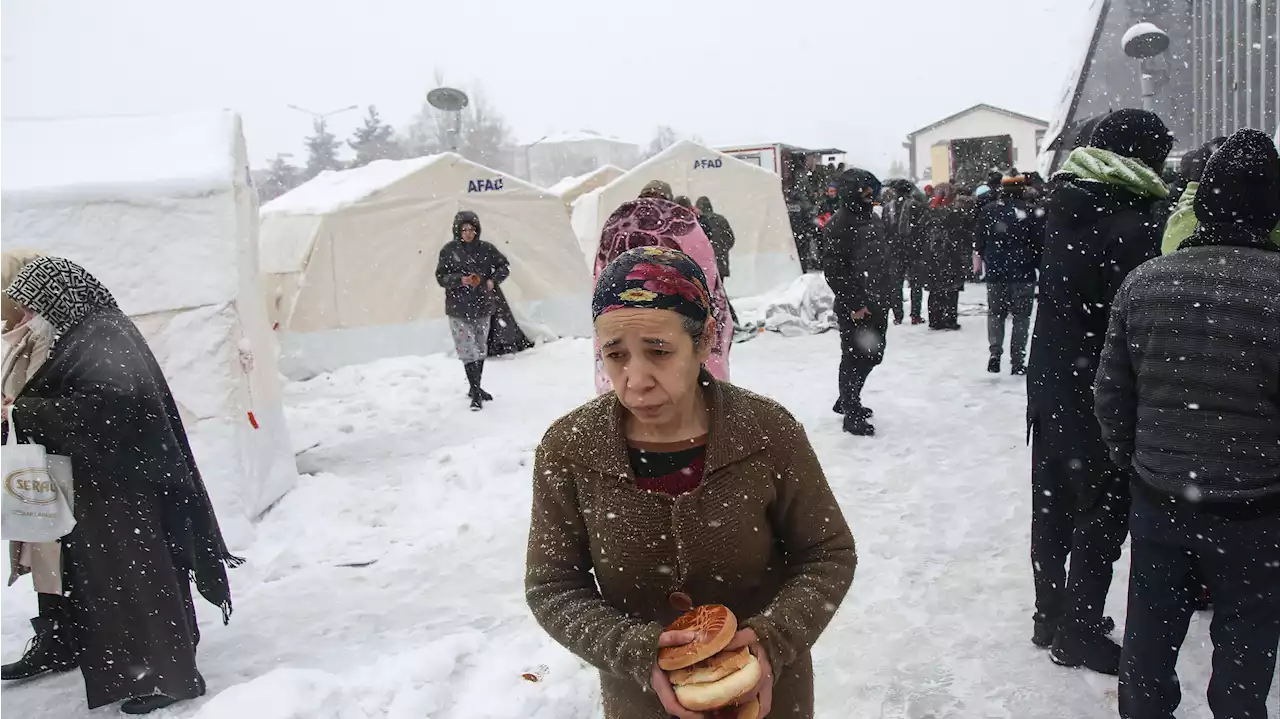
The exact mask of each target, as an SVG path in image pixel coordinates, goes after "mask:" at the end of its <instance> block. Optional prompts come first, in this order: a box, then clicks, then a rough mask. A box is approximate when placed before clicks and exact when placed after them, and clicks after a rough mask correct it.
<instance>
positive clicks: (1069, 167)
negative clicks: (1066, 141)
mask: <svg viewBox="0 0 1280 719" xmlns="http://www.w3.org/2000/svg"><path fill="white" fill-rule="evenodd" d="M1058 175H1075V176H1077V177H1079V178H1080V179H1083V180H1093V181H1094V182H1105V183H1106V184H1108V185H1115V186H1117V187H1123V188H1124V189H1126V190H1129V191H1130V192H1132V193H1134V194H1135V195H1140V196H1142V197H1156V198H1164V197H1168V196H1169V187H1168V186H1167V185H1165V184H1164V180H1162V179H1160V175H1158V174H1156V171H1155V170H1152V169H1151V168H1150V167H1147V166H1146V165H1144V164H1142V163H1141V162H1139V161H1137V160H1134V159H1132V158H1129V157H1123V156H1121V155H1117V154H1116V153H1114V152H1111V151H1109V150H1103V149H1100V148H1097V147H1077V148H1076V149H1074V150H1072V151H1071V154H1070V155H1069V156H1068V157H1067V161H1066V162H1064V163H1063V164H1062V169H1061V170H1059V171H1058Z"/></svg>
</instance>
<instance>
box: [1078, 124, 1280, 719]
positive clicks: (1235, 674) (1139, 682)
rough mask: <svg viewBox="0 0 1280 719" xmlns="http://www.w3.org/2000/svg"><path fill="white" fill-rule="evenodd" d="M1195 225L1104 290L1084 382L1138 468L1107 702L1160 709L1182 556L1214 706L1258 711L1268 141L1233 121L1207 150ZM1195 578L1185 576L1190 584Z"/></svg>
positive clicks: (1277, 160)
mask: <svg viewBox="0 0 1280 719" xmlns="http://www.w3.org/2000/svg"><path fill="white" fill-rule="evenodd" d="M1195 214H1196V217H1197V218H1198V219H1199V220H1200V225H1199V227H1198V228H1197V229H1196V230H1195V231H1194V232H1193V233H1192V235H1191V236H1190V237H1189V238H1188V239H1186V240H1185V241H1183V243H1182V245H1181V246H1180V248H1179V249H1178V250H1177V251H1175V252H1172V253H1169V254H1166V255H1164V256H1163V257H1160V258H1157V259H1154V260H1152V261H1150V262H1148V263H1146V264H1144V265H1142V266H1141V267H1139V268H1138V269H1137V270H1135V271H1134V272H1133V273H1132V274H1131V275H1129V278H1128V279H1127V280H1126V281H1125V283H1124V285H1123V286H1122V287H1121V288H1120V292H1119V294H1117V295H1116V299H1115V305H1114V309H1113V310H1112V313H1111V324H1110V329H1109V332H1108V334H1107V341H1106V348H1105V349H1104V350H1103V352H1102V360H1101V366H1100V367H1099V369H1098V382H1097V389H1096V398H1097V407H1096V411H1097V416H1098V421H1099V422H1100V423H1101V425H1102V434H1103V438H1104V439H1105V441H1106V443H1107V446H1108V448H1109V449H1110V450H1111V456H1112V458H1113V459H1114V460H1115V462H1116V464H1117V465H1119V466H1121V467H1124V468H1126V469H1128V468H1129V467H1132V468H1133V469H1134V470H1135V471H1136V477H1135V478H1134V481H1133V490H1134V491H1133V512H1132V514H1131V517H1130V522H1129V531H1130V532H1131V533H1132V534H1133V544H1132V559H1133V567H1132V570H1131V572H1130V582H1129V602H1128V615H1127V617H1126V620H1125V636H1124V652H1123V662H1122V669H1121V674H1120V716H1122V717H1134V718H1135V719H1137V718H1142V719H1145V718H1146V717H1170V716H1173V712H1174V710H1175V709H1177V707H1178V702H1179V699H1180V692H1179V689H1178V678H1177V673H1176V668H1177V662H1178V647H1179V645H1181V644H1182V640H1183V637H1185V636H1186V633H1187V626H1188V623H1189V620H1190V618H1191V614H1192V608H1193V607H1192V601H1191V600H1192V598H1193V597H1192V595H1191V591H1189V590H1188V589H1189V588H1188V585H1189V581H1188V580H1189V578H1190V577H1191V575H1192V572H1193V570H1195V569H1199V571H1200V574H1201V575H1202V576H1203V577H1204V578H1205V579H1206V580H1207V581H1208V583H1209V585H1210V588H1211V590H1212V592H1213V599H1214V609H1215V616H1214V618H1213V632H1212V638H1213V676H1212V678H1211V679H1210V680H1209V708H1210V709H1211V710H1212V711H1213V715H1214V716H1215V717H1263V716H1266V715H1267V693H1268V690H1269V688H1270V686H1271V683H1272V681H1273V680H1274V678H1275V671H1276V646H1277V644H1280V247H1277V246H1276V245H1275V244H1273V242H1272V240H1271V239H1269V237H1268V235H1269V234H1270V232H1271V230H1272V228H1274V227H1275V226H1276V222H1277V221H1280V155H1278V154H1277V151H1276V147H1275V145H1274V144H1273V143H1272V141H1271V138H1269V137H1267V136H1266V135H1264V134H1263V133H1261V132H1258V131H1257V130H1241V131H1239V132H1237V133H1236V134H1235V135H1233V136H1232V137H1231V138H1230V139H1228V140H1227V141H1226V142H1225V143H1224V144H1223V145H1222V147H1221V148H1220V149H1219V150H1218V151H1217V152H1215V153H1214V154H1213V156H1212V157H1211V158H1210V159H1209V161H1208V163H1207V165H1206V166H1205V170H1204V177H1203V179H1202V184H1201V186H1200V187H1199V188H1198V192H1197V193H1196V196H1195ZM1192 589H1194V588H1192Z"/></svg>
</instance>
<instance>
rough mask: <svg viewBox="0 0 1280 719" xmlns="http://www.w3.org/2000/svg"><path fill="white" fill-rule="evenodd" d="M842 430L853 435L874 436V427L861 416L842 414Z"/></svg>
mask: <svg viewBox="0 0 1280 719" xmlns="http://www.w3.org/2000/svg"><path fill="white" fill-rule="evenodd" d="M844 431H846V432H848V433H849V434H851V435H853V436H855V437H874V436H876V428H875V426H874V425H872V424H871V423H870V422H868V421H867V420H866V418H863V417H855V416H852V415H847V414H846V415H845V416H844Z"/></svg>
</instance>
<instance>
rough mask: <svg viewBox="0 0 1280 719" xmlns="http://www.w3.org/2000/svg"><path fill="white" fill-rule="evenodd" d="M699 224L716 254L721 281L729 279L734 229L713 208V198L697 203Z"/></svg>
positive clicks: (699, 199) (702, 199)
mask: <svg viewBox="0 0 1280 719" xmlns="http://www.w3.org/2000/svg"><path fill="white" fill-rule="evenodd" d="M697 208H698V224H700V225H702V231H703V232H704V233H706V235H707V240H708V241H710V242H711V249H712V250H714V251H715V253H716V269H718V270H720V280H721V281H722V282H723V281H724V280H727V279H729V253H730V251H732V250H733V245H734V242H735V240H734V237H733V227H731V226H730V225H729V220H728V218H726V217H725V216H724V215H722V214H720V213H718V212H716V211H715V210H714V209H712V207H711V198H709V197H699V198H698V202H697Z"/></svg>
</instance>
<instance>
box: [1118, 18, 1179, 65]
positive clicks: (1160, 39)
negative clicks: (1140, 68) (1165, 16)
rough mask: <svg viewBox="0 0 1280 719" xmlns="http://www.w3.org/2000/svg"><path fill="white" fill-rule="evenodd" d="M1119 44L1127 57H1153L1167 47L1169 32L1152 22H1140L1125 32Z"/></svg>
mask: <svg viewBox="0 0 1280 719" xmlns="http://www.w3.org/2000/svg"><path fill="white" fill-rule="evenodd" d="M1120 45H1121V47H1123V48H1124V54H1126V55H1128V56H1129V57H1133V58H1148V57H1155V56H1156V55H1159V54H1161V53H1163V52H1164V51H1165V50H1168V49H1169V33H1167V32H1165V31H1164V30H1161V29H1160V28H1158V27H1156V26H1155V25H1154V24H1152V23H1149V22H1140V23H1138V24H1137V25H1134V26H1133V27H1131V28H1129V30H1128V31H1127V32H1125V34H1124V37H1123V38H1121V40H1120Z"/></svg>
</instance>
